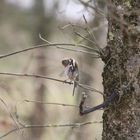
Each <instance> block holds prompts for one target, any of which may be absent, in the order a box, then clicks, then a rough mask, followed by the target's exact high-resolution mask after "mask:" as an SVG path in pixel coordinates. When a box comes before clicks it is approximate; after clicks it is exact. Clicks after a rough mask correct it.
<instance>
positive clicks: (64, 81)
mask: <svg viewBox="0 0 140 140" xmlns="http://www.w3.org/2000/svg"><path fill="white" fill-rule="evenodd" d="M0 75H7V76H8V75H9V76H18V77H31V78H43V79H48V80H52V81H57V82H61V83H66V84H73V83H72V82H68V81H66V80H60V79H56V78H52V77H47V76H42V75H37V74H22V73H8V72H0ZM75 82H77V81H75ZM77 85H78V86H79V87H81V88H83V89H86V90H90V91H94V92H97V93H99V94H101V95H103V93H102V92H101V91H99V90H96V89H94V88H92V87H90V86H88V85H85V84H80V83H79V82H77Z"/></svg>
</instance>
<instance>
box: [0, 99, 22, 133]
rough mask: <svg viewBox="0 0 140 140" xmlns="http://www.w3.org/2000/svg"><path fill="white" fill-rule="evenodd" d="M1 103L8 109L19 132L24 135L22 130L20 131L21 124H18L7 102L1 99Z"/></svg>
mask: <svg viewBox="0 0 140 140" xmlns="http://www.w3.org/2000/svg"><path fill="white" fill-rule="evenodd" d="M0 101H1V102H2V103H3V105H4V107H5V108H6V111H7V113H8V114H9V116H10V118H11V119H12V120H13V122H14V124H15V126H16V128H17V130H19V132H20V133H22V132H21V130H20V129H19V124H18V122H17V121H16V119H15V118H14V116H13V114H12V113H11V112H10V110H9V107H8V105H7V104H6V102H5V101H4V100H3V99H2V98H0Z"/></svg>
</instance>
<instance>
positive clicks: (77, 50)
mask: <svg viewBox="0 0 140 140" xmlns="http://www.w3.org/2000/svg"><path fill="white" fill-rule="evenodd" d="M39 38H40V39H41V40H42V41H44V42H47V43H48V44H50V45H51V44H53V43H52V42H50V41H48V40H46V39H44V38H43V37H42V36H41V34H39ZM57 48H58V49H64V50H69V51H74V52H82V53H86V54H89V55H92V56H93V57H94V58H100V56H99V55H97V54H99V52H98V50H95V49H93V48H91V47H90V49H91V50H93V51H94V52H96V53H97V54H94V53H91V52H88V51H84V50H79V49H70V48H64V47H60V46H59V45H57ZM88 49H89V47H88Z"/></svg>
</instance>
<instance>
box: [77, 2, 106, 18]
mask: <svg viewBox="0 0 140 140" xmlns="http://www.w3.org/2000/svg"><path fill="white" fill-rule="evenodd" d="M79 2H80V3H81V4H83V5H84V6H85V7H89V8H91V9H93V10H94V11H95V12H96V13H97V14H99V15H101V16H102V17H106V15H105V14H104V12H103V11H102V10H101V9H99V8H97V7H94V6H92V5H91V4H89V3H88V2H84V1H82V0H79Z"/></svg>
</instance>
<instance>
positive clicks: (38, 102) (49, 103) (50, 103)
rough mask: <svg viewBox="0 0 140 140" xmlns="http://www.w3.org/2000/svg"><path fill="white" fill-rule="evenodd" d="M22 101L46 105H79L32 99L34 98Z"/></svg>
mask: <svg viewBox="0 0 140 140" xmlns="http://www.w3.org/2000/svg"><path fill="white" fill-rule="evenodd" d="M24 102H28V103H30V102H31V103H37V104H47V105H58V106H66V107H79V105H71V104H64V103H54V102H42V101H34V100H27V99H26V100H24Z"/></svg>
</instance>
